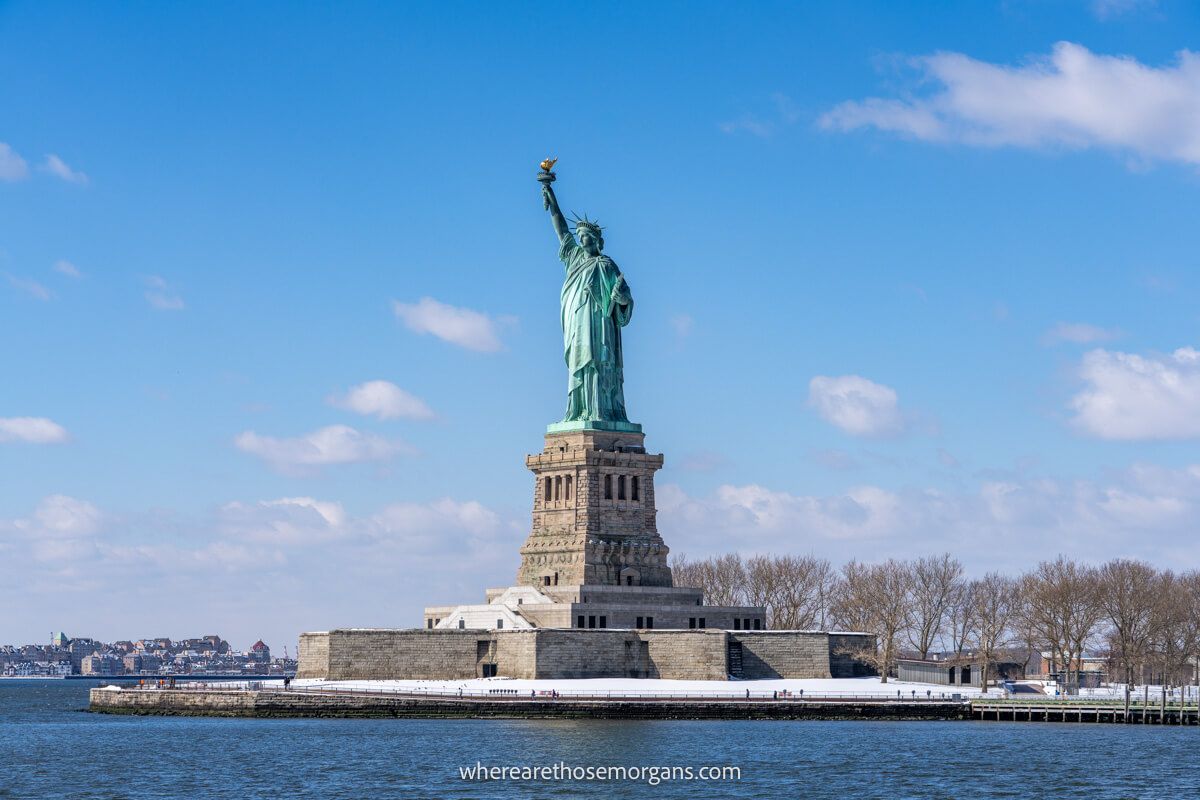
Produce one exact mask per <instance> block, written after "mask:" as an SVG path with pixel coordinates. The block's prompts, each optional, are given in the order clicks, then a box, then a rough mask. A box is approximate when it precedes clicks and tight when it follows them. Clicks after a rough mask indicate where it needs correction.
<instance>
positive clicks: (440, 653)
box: [297, 628, 874, 680]
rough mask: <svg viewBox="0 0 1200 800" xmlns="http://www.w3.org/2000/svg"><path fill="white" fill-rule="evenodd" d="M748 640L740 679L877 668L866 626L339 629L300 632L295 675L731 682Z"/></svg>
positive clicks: (852, 673) (827, 674)
mask: <svg viewBox="0 0 1200 800" xmlns="http://www.w3.org/2000/svg"><path fill="white" fill-rule="evenodd" d="M730 642H738V643H740V644H741V645H742V677H744V678H746V679H751V680H753V679H764V678H828V677H834V678H842V677H854V676H859V675H868V674H871V671H870V669H869V668H868V667H866V665H865V664H863V663H862V662H861V661H860V660H859V659H858V658H856V657H855V655H854V652H853V651H854V650H857V649H861V648H863V647H867V646H871V645H873V643H874V642H873V637H871V636H869V635H867V634H827V633H822V632H811V631H736V632H735V631H723V630H713V629H709V630H662V631H657V630H641V631H632V630H614V629H607V630H601V629H586V630H580V629H562V628H557V629H554V628H538V629H533V630H511V631H509V630H501V631H491V630H469V629H468V630H453V629H452V630H446V629H438V630H425V629H421V628H412V629H402V630H353V629H352V630H334V631H329V632H327V633H306V634H303V635H302V636H301V638H300V664H299V669H298V671H297V677H299V678H323V679H326V680H438V679H442V680H463V679H469V678H475V677H479V676H480V675H481V674H482V666H481V665H482V664H484V663H489V664H495V665H496V672H497V674H498V675H501V676H506V677H511V678H524V679H533V678H543V679H551V678H668V679H674V680H725V679H726V677H727V674H728V673H727V669H728V667H727V653H728V644H729V643H730Z"/></svg>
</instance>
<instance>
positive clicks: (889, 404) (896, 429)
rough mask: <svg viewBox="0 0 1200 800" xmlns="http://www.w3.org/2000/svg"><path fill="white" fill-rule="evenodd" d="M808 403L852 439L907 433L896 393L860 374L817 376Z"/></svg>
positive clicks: (810, 386)
mask: <svg viewBox="0 0 1200 800" xmlns="http://www.w3.org/2000/svg"><path fill="white" fill-rule="evenodd" d="M808 404H809V405H810V406H812V407H813V408H814V409H816V411H817V413H818V414H819V415H820V416H821V418H822V419H824V420H825V421H826V422H828V423H830V424H831V425H834V426H836V427H838V428H841V429H842V430H843V431H845V432H846V433H849V434H850V435H852V436H892V435H895V434H897V433H900V432H902V431H903V430H904V417H903V415H902V414H901V413H900V406H899V399H898V397H897V395H896V390H895V389H892V388H891V387H890V386H884V385H883V384H880V383H875V382H874V381H871V380H868V379H866V378H863V377H860V376H858V375H841V376H838V377H829V376H826V375H818V376H816V377H815V378H813V379H812V380H811V381H809V384H808Z"/></svg>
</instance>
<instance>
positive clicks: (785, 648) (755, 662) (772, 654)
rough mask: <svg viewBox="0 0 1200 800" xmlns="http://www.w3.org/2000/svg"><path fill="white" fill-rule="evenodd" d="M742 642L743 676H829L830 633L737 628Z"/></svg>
mask: <svg viewBox="0 0 1200 800" xmlns="http://www.w3.org/2000/svg"><path fill="white" fill-rule="evenodd" d="M729 640H730V641H731V642H741V644H742V677H743V678H745V679H746V680H763V679H767V678H829V677H832V676H831V675H830V668H829V660H830V653H829V634H827V633H819V632H818V633H813V632H808V631H749V632H747V631H737V632H731V633H730V634H729Z"/></svg>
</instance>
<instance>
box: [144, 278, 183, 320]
mask: <svg viewBox="0 0 1200 800" xmlns="http://www.w3.org/2000/svg"><path fill="white" fill-rule="evenodd" d="M145 284H146V295H145V296H146V302H147V303H149V304H150V305H151V306H152V307H153V308H157V309H158V310H159V311H181V310H182V309H183V298H182V297H180V296H179V293H178V292H176V291H175V290H174V289H172V288H171V287H170V285H169V284H168V283H167V282H166V281H165V280H164V279H162V278H160V277H159V276H158V275H149V276H147V277H146V280H145Z"/></svg>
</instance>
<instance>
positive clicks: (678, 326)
mask: <svg viewBox="0 0 1200 800" xmlns="http://www.w3.org/2000/svg"><path fill="white" fill-rule="evenodd" d="M695 327H696V320H694V319H692V315H691V314H674V315H672V316H671V329H672V330H674V331H675V338H676V339H681V340H682V339H686V338H687V337H689V336H691V335H692V329H694V328H695Z"/></svg>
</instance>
